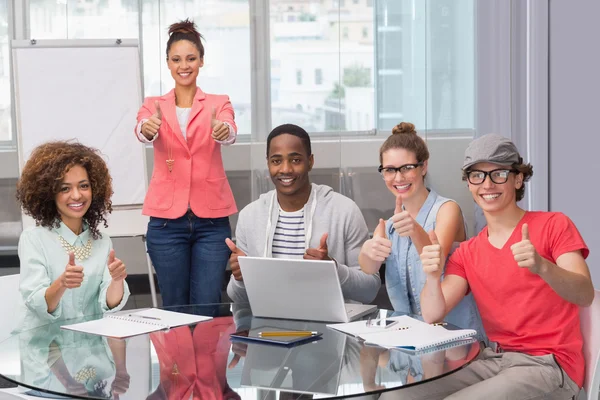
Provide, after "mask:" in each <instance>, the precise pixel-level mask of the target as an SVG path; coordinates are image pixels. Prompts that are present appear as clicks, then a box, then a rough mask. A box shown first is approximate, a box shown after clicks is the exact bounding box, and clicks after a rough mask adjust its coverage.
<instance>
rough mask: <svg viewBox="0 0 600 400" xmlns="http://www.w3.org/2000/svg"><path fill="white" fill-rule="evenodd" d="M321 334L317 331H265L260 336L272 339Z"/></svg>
mask: <svg viewBox="0 0 600 400" xmlns="http://www.w3.org/2000/svg"><path fill="white" fill-rule="evenodd" d="M318 333H319V332H316V331H265V332H258V336H262V337H271V336H314V335H317V334H318Z"/></svg>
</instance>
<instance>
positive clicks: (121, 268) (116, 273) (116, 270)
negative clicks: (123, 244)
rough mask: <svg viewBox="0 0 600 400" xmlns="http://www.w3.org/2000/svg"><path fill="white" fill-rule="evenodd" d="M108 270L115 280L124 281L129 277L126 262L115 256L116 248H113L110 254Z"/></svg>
mask: <svg viewBox="0 0 600 400" xmlns="http://www.w3.org/2000/svg"><path fill="white" fill-rule="evenodd" d="M108 271H109V272H110V276H111V278H112V280H113V282H119V281H122V280H123V279H125V278H126V277H127V270H126V269H125V263H124V262H123V261H121V260H119V259H118V258H116V257H115V250H114V249H112V250H111V251H110V253H109V255H108Z"/></svg>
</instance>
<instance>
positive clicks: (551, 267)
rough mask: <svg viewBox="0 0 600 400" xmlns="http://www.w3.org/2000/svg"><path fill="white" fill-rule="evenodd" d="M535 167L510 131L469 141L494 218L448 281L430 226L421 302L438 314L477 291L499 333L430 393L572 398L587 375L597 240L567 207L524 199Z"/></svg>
mask: <svg viewBox="0 0 600 400" xmlns="http://www.w3.org/2000/svg"><path fill="white" fill-rule="evenodd" d="M532 174H533V169H532V167H531V165H530V164H524V163H523V159H522V158H521V156H520V155H519V152H518V150H517V148H516V147H515V145H514V144H513V143H512V142H511V141H510V140H508V139H506V138H504V137H502V136H499V135H493V134H490V135H485V136H482V137H480V138H478V139H476V140H474V141H473V142H471V144H470V145H469V147H468V148H467V150H466V151H465V160H464V164H463V179H464V180H465V181H467V183H468V187H469V191H470V192H471V194H472V196H473V199H474V200H475V202H476V203H477V204H478V205H479V206H480V207H481V209H482V210H483V214H484V216H485V218H486V221H487V227H486V228H484V229H483V230H482V231H481V232H480V233H479V235H477V236H476V237H474V238H472V239H470V240H469V241H466V242H463V243H462V244H461V245H460V248H459V249H458V250H456V251H455V252H454V253H453V254H452V256H451V257H450V258H449V260H448V262H447V265H446V268H445V277H444V280H443V282H440V281H441V279H440V277H441V275H442V272H443V271H444V263H443V261H440V260H443V259H442V257H441V252H440V246H439V244H438V242H437V238H436V237H435V233H434V232H430V238H431V242H432V243H433V244H432V245H430V246H426V247H424V248H423V252H422V253H421V261H422V264H423V269H424V270H425V273H426V274H427V281H426V284H425V287H424V288H423V291H422V294H421V308H422V311H423V317H424V318H425V321H427V322H430V323H431V322H437V321H440V320H442V319H444V317H445V316H446V314H447V312H448V311H449V310H451V309H452V308H453V307H454V306H455V305H456V304H458V302H459V301H460V300H461V299H462V298H463V297H464V296H465V294H467V293H469V292H472V293H473V296H474V298H475V302H476V304H477V307H478V308H479V311H480V312H481V317H482V320H483V325H484V328H485V331H486V333H487V334H488V337H489V339H490V341H492V342H493V343H492V348H486V349H485V350H484V351H483V352H482V353H481V354H480V356H479V359H478V360H477V361H475V362H473V363H472V364H471V365H470V366H469V367H468V368H465V369H463V370H461V371H459V372H457V373H456V374H453V375H450V376H448V377H447V378H444V379H442V380H440V381H439V382H437V381H436V382H437V383H436V384H435V385H431V387H429V388H427V389H426V390H427V391H429V393H428V394H427V398H436V397H444V398H451V399H458V398H460V399H463V398H464V399H475V398H485V399H486V400H490V399H501V398H502V399H505V398H508V399H525V398H527V399H529V398H544V399H562V400H564V399H568V398H571V397H572V396H576V395H577V393H578V392H579V388H580V387H581V386H582V384H583V379H584V368H585V367H584V363H585V361H584V358H583V351H582V348H583V339H582V335H581V329H580V325H579V306H589V305H590V304H591V302H592V300H593V298H594V288H593V285H592V281H591V278H590V272H589V269H588V266H587V264H586V262H585V258H586V257H587V256H588V254H589V250H588V248H587V246H586V244H585V242H584V241H583V238H582V237H581V235H580V234H579V232H578V230H577V228H576V227H575V225H574V224H573V222H572V221H571V220H570V219H569V218H568V217H567V216H565V215H564V214H562V213H558V212H530V211H525V210H523V209H521V208H520V207H519V206H518V205H517V202H518V201H519V200H521V199H522V198H523V195H524V193H525V182H526V181H527V180H529V178H531V176H532ZM434 383H435V382H434ZM424 386H428V385H424ZM432 392H433V393H432ZM403 395H404V393H403ZM447 396H449V397H447Z"/></svg>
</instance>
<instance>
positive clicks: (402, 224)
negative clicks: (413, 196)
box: [392, 196, 416, 236]
mask: <svg viewBox="0 0 600 400" xmlns="http://www.w3.org/2000/svg"><path fill="white" fill-rule="evenodd" d="M392 223H393V226H394V229H395V230H396V233H397V234H398V235H400V236H410V235H412V234H413V233H414V232H415V224H416V221H415V220H414V219H413V217H411V216H410V214H409V213H408V211H406V210H402V197H400V196H396V209H395V210H394V216H393V217H392Z"/></svg>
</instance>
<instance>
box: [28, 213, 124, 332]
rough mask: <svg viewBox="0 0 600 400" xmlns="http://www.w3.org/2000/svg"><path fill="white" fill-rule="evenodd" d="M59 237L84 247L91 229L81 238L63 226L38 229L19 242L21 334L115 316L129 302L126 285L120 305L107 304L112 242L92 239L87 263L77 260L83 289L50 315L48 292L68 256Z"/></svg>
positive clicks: (63, 300)
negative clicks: (51, 325)
mask: <svg viewBox="0 0 600 400" xmlns="http://www.w3.org/2000/svg"><path fill="white" fill-rule="evenodd" d="M59 235H60V236H62V237H63V238H64V239H65V240H66V241H67V242H68V243H69V244H71V245H73V246H76V247H79V246H84V245H85V244H86V243H87V241H88V239H90V238H91V235H90V231H89V229H85V230H84V231H83V232H82V233H81V234H80V235H79V236H78V235H75V233H73V231H71V230H70V229H69V228H68V227H67V226H66V225H65V224H64V223H62V222H61V223H60V226H59V227H58V228H52V229H48V228H44V227H41V226H37V227H35V228H31V229H27V230H25V231H23V233H22V234H21V237H20V238H19V259H20V262H21V277H20V284H19V290H20V292H21V297H22V300H23V301H22V303H23V304H22V306H23V307H22V308H23V309H22V311H23V312H21V313H19V314H20V315H19V317H20V318H21V319H22V320H21V321H20V324H18V325H17V326H18V327H20V330H23V329H30V328H33V327H36V326H41V325H45V324H48V323H51V322H55V321H57V320H65V319H70V318H78V317H82V316H86V315H93V314H101V313H105V312H115V311H118V310H120V309H121V308H123V306H124V305H125V303H127V299H128V298H129V287H128V285H127V282H124V293H123V299H122V300H121V303H120V304H119V305H117V306H116V307H114V308H112V309H110V310H109V308H108V305H107V304H106V291H107V289H108V286H109V285H110V282H111V280H112V278H111V276H110V272H109V271H108V265H107V261H108V254H109V252H110V250H111V249H112V241H111V240H110V238H109V237H108V235H106V234H103V235H102V237H101V238H99V239H97V240H94V239H92V250H91V255H90V257H88V258H87V259H85V260H78V259H76V260H75V263H76V264H77V265H80V266H82V267H83V283H82V284H81V286H80V287H78V288H74V289H67V290H66V291H65V293H64V295H63V296H62V298H61V299H60V302H59V304H58V307H57V308H56V310H54V312H52V313H48V305H47V303H46V299H45V297H44V296H45V294H46V289H48V287H49V286H50V285H51V284H52V282H54V281H55V280H56V279H57V278H58V277H59V276H60V275H61V274H62V273H63V272H64V271H65V267H66V265H67V263H68V262H69V255H68V253H67V251H66V250H65V249H64V248H63V247H62V245H61V244H60V241H59Z"/></svg>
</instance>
